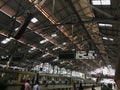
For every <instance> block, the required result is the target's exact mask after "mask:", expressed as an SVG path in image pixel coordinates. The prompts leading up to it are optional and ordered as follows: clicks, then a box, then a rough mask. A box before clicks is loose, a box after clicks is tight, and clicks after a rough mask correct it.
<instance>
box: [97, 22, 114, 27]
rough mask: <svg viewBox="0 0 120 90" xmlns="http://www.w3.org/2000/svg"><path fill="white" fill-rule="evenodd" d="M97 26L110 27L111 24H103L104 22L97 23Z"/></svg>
mask: <svg viewBox="0 0 120 90" xmlns="http://www.w3.org/2000/svg"><path fill="white" fill-rule="evenodd" d="M98 25H99V26H102V27H104V26H105V27H112V24H104V23H99V24H98Z"/></svg>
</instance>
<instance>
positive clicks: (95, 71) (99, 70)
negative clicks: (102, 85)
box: [90, 65, 115, 76]
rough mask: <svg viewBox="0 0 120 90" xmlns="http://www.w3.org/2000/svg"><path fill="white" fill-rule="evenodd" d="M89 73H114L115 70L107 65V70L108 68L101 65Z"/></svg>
mask: <svg viewBox="0 0 120 90" xmlns="http://www.w3.org/2000/svg"><path fill="white" fill-rule="evenodd" d="M109 66H110V65H108V67H109ZM90 73H91V74H98V73H102V74H103V75H110V76H111V75H112V76H113V75H115V70H114V69H112V68H110V67H109V70H108V68H107V67H101V68H98V69H96V70H94V71H92V72H90Z"/></svg>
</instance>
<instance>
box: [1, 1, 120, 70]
mask: <svg viewBox="0 0 120 90" xmlns="http://www.w3.org/2000/svg"><path fill="white" fill-rule="evenodd" d="M119 3H120V1H119V0H0V58H1V59H0V64H6V62H7V61H8V59H10V58H11V62H10V65H12V66H19V67H28V68H32V67H33V66H34V65H37V64H39V63H45V62H47V63H50V64H51V65H57V66H59V67H64V68H66V69H70V70H76V71H80V72H85V70H86V71H92V70H95V69H97V68H100V67H102V66H107V65H111V66H112V68H115V64H116V60H117V50H118V46H119V44H118V42H119V40H118V36H119V32H120V25H119V24H120V22H119V16H120V12H119ZM28 14H32V15H33V18H32V19H31V22H30V23H29V25H27V28H25V31H24V32H23V33H22V35H21V36H20V38H15V35H18V34H17V32H19V31H20V28H21V26H22V25H23V24H24V23H25V21H26V18H27V15H28ZM61 52H70V54H71V53H72V54H74V55H75V58H68V59H66V58H65V59H64V58H63V59H60V58H59V55H60V54H61ZM76 52H78V53H79V55H80V57H81V58H80V57H79V58H77V59H76ZM92 52H94V54H93V53H92ZM80 53H81V54H80ZM91 53H92V54H91ZM65 54H66V53H65ZM67 54H68V53H67ZM81 55H82V56H81ZM89 56H90V57H92V56H93V57H94V59H93V58H92V59H91V58H89ZM64 57H65V55H64Z"/></svg>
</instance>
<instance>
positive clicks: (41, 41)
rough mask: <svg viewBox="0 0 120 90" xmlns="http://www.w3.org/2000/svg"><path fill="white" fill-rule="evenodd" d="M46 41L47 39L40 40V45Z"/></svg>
mask: <svg viewBox="0 0 120 90" xmlns="http://www.w3.org/2000/svg"><path fill="white" fill-rule="evenodd" d="M47 41H48V39H45V40H42V41H40V44H44V43H46V42H47Z"/></svg>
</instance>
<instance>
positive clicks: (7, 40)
mask: <svg viewBox="0 0 120 90" xmlns="http://www.w3.org/2000/svg"><path fill="white" fill-rule="evenodd" d="M11 40H12V38H11V37H10V38H5V39H4V40H3V41H1V43H2V44H7V43H8V42H10V41H11Z"/></svg>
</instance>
